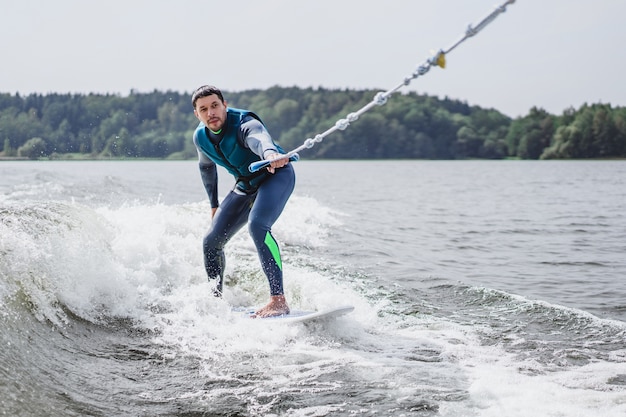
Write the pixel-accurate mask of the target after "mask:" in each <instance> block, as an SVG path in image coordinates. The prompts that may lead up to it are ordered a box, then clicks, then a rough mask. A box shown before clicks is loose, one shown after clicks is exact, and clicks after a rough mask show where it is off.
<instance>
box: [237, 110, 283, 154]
mask: <svg viewBox="0 0 626 417" xmlns="http://www.w3.org/2000/svg"><path fill="white" fill-rule="evenodd" d="M240 134H241V135H242V136H243V140H244V142H245V144H246V146H247V147H248V148H250V150H251V151H252V152H254V153H255V154H257V155H259V157H260V158H261V159H265V158H266V157H267V156H269V155H271V154H275V153H278V150H277V149H276V145H275V144H274V141H273V140H272V137H271V136H270V134H269V132H268V131H267V129H266V128H265V126H263V124H262V123H261V122H259V121H258V120H257V119H255V118H254V117H252V116H248V117H246V118H245V119H244V122H243V123H242V124H241V129H240Z"/></svg>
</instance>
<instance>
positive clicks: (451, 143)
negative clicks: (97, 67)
mask: <svg viewBox="0 0 626 417" xmlns="http://www.w3.org/2000/svg"><path fill="white" fill-rule="evenodd" d="M377 92H378V90H349V89H345V90H342V89H335V90H331V89H324V88H297V87H271V88H269V89H264V90H260V89H259V90H247V91H241V92H228V91H224V95H225V98H226V100H227V101H228V103H229V105H231V106H233V107H238V108H245V109H250V110H252V111H254V112H256V113H257V114H258V115H259V116H261V118H262V119H263V121H264V123H265V124H266V125H267V127H268V129H269V131H270V133H271V134H272V136H273V137H274V138H275V139H276V140H277V142H278V143H280V144H281V146H283V148H285V149H288V150H289V149H293V148H295V147H297V146H299V145H301V144H302V143H303V142H304V140H305V139H306V138H311V137H314V136H315V135H316V134H318V133H322V132H324V131H326V130H327V129H329V128H330V127H332V126H334V124H335V123H336V122H337V121H338V120H340V119H343V118H345V117H346V116H347V115H348V114H350V113H353V112H355V111H356V110H358V109H360V108H361V107H362V106H364V105H366V104H367V103H369V102H370V101H371V100H372V99H373V97H374V96H375V95H376V93H377ZM197 124H198V121H197V119H196V118H195V117H194V116H193V109H192V107H191V103H190V93H179V92H174V91H164V92H161V91H156V90H155V91H153V92H150V93H138V92H135V91H131V92H130V94H129V95H128V96H120V95H115V94H46V95H42V94H30V95H27V96H20V95H19V94H15V95H11V94H7V93H2V94H0V146H1V148H0V156H4V157H23V158H30V159H39V158H72V157H75V158H76V157H89V158H170V159H188V158H195V157H196V151H195V148H194V146H193V143H192V140H191V136H192V133H193V131H194V129H195V127H196V126H197ZM623 157H626V107H615V108H614V107H612V106H611V105H610V104H591V105H588V104H585V105H583V106H581V107H580V108H579V109H574V108H569V109H566V110H565V111H564V112H563V113H562V114H561V115H553V114H549V113H548V112H546V111H545V110H543V109H540V108H536V107H535V108H532V109H530V111H529V113H528V114H527V115H525V116H522V117H518V118H514V119H512V118H510V117H508V116H506V115H504V114H502V113H501V112H499V111H497V110H495V109H485V108H481V107H478V106H470V105H468V104H467V103H466V102H463V101H460V100H452V99H449V98H443V99H440V98H437V97H433V96H428V95H421V94H418V93H415V92H409V93H405V94H396V95H394V96H392V97H390V98H389V100H388V101H387V103H386V104H385V105H384V106H380V107H375V108H373V109H371V110H370V111H368V112H366V113H365V114H363V115H361V116H360V118H359V119H358V120H356V121H354V122H352V123H351V124H350V126H349V127H348V128H347V129H345V130H341V131H336V132H334V133H332V134H331V135H330V136H328V137H327V138H326V139H324V141H322V142H321V143H318V144H316V146H314V147H313V148H311V149H308V150H307V151H306V158H309V159H315V158H326V159H332V158H342V159H346V158H348V159H351V158H355V159H381V158H388V159H396V158H402V159H408V158H424V159H467V158H488V159H503V158H521V159H555V158H560V159H566V158H623Z"/></svg>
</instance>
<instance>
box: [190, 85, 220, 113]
mask: <svg viewBox="0 0 626 417" xmlns="http://www.w3.org/2000/svg"><path fill="white" fill-rule="evenodd" d="M212 94H215V95H216V96H218V97H219V98H220V101H221V102H222V103H223V102H224V96H223V95H222V92H221V91H220V89H219V88H217V87H215V86H213V85H203V86H202V87H198V88H196V91H194V92H193V94H192V95H191V105H192V106H193V108H194V109H195V108H196V101H198V99H199V98H202V97H207V96H210V95H212Z"/></svg>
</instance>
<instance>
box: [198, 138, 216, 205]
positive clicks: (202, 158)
mask: <svg viewBox="0 0 626 417" xmlns="http://www.w3.org/2000/svg"><path fill="white" fill-rule="evenodd" d="M198 159H199V161H198V165H199V166H200V178H202V184H203V185H204V189H205V190H206V193H207V195H208V196H209V201H210V203H211V207H212V208H217V207H219V205H220V204H219V201H218V198H217V167H216V166H215V162H213V161H211V160H210V159H209V158H208V157H207V156H206V155H204V154H203V153H202V152H200V150H198Z"/></svg>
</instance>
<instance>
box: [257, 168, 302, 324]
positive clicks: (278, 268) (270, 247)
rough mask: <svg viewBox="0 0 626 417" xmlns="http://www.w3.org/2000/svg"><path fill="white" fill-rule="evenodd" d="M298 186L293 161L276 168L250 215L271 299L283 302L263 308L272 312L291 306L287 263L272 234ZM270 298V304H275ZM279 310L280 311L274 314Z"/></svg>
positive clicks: (260, 191) (285, 309) (260, 190)
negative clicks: (285, 273)
mask: <svg viewBox="0 0 626 417" xmlns="http://www.w3.org/2000/svg"><path fill="white" fill-rule="evenodd" d="M294 186H295V174H294V171H293V168H292V167H291V165H290V164H289V165H286V166H284V167H283V168H280V169H278V170H276V173H275V174H273V175H272V176H271V177H270V178H269V179H267V180H266V181H265V182H264V183H263V184H261V187H260V188H259V191H258V192H257V198H256V201H255V202H254V205H253V206H252V210H251V212H250V216H249V229H250V235H251V236H252V240H253V241H254V244H255V245H256V248H257V252H258V254H259V259H260V261H261V266H262V268H263V272H265V275H266V276H267V280H268V282H269V286H270V295H271V300H272V301H276V302H277V305H281V304H282V306H279V307H277V308H276V310H275V311H274V310H273V309H272V308H270V305H268V306H266V307H265V308H264V309H261V310H259V312H258V314H260V315H261V314H262V313H263V310H267V313H268V314H269V315H278V314H286V313H288V312H289V307H287V303H286V302H285V300H284V289H283V270H282V269H283V267H282V260H281V256H280V249H279V247H278V243H277V242H276V240H275V239H274V236H272V232H271V229H272V226H273V225H274V223H275V222H276V220H278V217H279V216H280V215H281V213H282V212H283V209H284V208H285V205H286V204H287V200H289V197H290V196H291V193H292V192H293V189H294ZM272 301H270V304H272ZM270 310H273V311H270ZM274 313H276V314H274Z"/></svg>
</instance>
